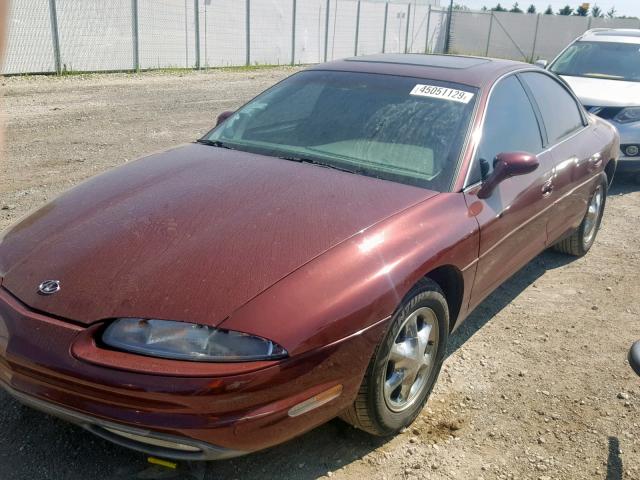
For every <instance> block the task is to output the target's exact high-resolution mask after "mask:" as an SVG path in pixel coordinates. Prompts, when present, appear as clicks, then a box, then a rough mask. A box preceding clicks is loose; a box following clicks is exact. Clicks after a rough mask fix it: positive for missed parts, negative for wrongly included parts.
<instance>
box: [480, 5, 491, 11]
mask: <svg viewBox="0 0 640 480" xmlns="http://www.w3.org/2000/svg"><path fill="white" fill-rule="evenodd" d="M480 10H482V11H483V12H486V11H487V10H489V9H488V8H487V6H486V5H483V6H482V8H481V9H480Z"/></svg>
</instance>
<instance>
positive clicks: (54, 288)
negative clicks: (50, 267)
mask: <svg viewBox="0 0 640 480" xmlns="http://www.w3.org/2000/svg"><path fill="white" fill-rule="evenodd" d="M59 290H60V282H59V281H58V280H45V281H44V282H42V283H41V284H40V285H38V293H39V294H40V295H53V294H54V293H56V292H58V291H59Z"/></svg>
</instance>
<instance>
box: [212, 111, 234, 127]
mask: <svg viewBox="0 0 640 480" xmlns="http://www.w3.org/2000/svg"><path fill="white" fill-rule="evenodd" d="M234 113H236V112H231V111H226V112H222V113H221V114H220V115H218V120H217V121H216V127H217V126H218V125H220V124H221V123H222V122H224V121H225V120H226V119H227V118H229V117H230V116H231V115H233V114H234Z"/></svg>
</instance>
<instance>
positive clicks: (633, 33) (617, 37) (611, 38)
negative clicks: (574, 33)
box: [578, 28, 640, 45]
mask: <svg viewBox="0 0 640 480" xmlns="http://www.w3.org/2000/svg"><path fill="white" fill-rule="evenodd" d="M578 41H579V42H617V43H635V44H639V45H640V30H639V29H635V28H594V29H592V30H589V31H588V32H585V33H584V35H582V37H580V38H579V39H578Z"/></svg>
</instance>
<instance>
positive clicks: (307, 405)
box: [289, 385, 342, 417]
mask: <svg viewBox="0 0 640 480" xmlns="http://www.w3.org/2000/svg"><path fill="white" fill-rule="evenodd" d="M341 393H342V385H336V386H335V387H332V388H330V389H329V390H325V391H324V392H322V393H319V394H318V395H315V396H313V397H311V398H310V399H309V400H305V401H304V402H301V403H299V404H297V405H295V406H294V407H291V408H290V409H289V416H290V417H298V416H300V415H302V414H303V413H307V412H310V411H311V410H315V409H316V408H318V407H321V406H322V405H325V404H327V403H329V402H330V401H331V400H334V399H336V398H338V397H339V396H340V394H341Z"/></svg>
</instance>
